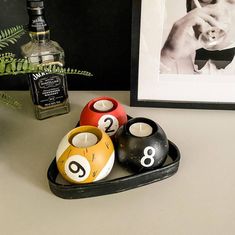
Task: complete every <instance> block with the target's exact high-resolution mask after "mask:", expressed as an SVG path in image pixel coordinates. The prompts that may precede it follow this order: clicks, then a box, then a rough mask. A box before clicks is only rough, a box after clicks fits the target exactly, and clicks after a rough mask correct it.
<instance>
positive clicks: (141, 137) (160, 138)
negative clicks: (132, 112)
mask: <svg viewBox="0 0 235 235" xmlns="http://www.w3.org/2000/svg"><path fill="white" fill-rule="evenodd" d="M115 142H116V146H115V147H116V154H117V158H118V160H119V162H120V163H121V164H122V165H124V166H125V167H126V168H131V169H132V170H133V171H134V172H137V173H138V172H143V171H149V170H153V169H157V168H159V167H160V166H162V165H163V164H164V162H165V160H166V158H167V154H168V151H169V143H168V139H167V137H166V134H165V132H164V131H163V129H162V128H161V127H160V126H159V125H158V124H157V123H155V122H154V121H152V120H150V119H148V118H143V117H140V118H133V119H130V120H129V121H128V122H127V123H126V124H125V125H123V126H122V127H120V128H119V130H118V131H117V133H116V135H115Z"/></svg>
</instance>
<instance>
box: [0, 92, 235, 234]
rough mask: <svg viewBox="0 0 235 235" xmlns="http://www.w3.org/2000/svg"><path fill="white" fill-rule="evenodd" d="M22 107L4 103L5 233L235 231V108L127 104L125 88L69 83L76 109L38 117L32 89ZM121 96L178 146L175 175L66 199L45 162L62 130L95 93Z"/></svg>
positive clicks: (0, 209) (0, 132)
mask: <svg viewBox="0 0 235 235" xmlns="http://www.w3.org/2000/svg"><path fill="white" fill-rule="evenodd" d="M8 94H10V95H12V96H14V97H15V98H17V99H18V101H20V102H21V103H22V105H23V108H22V109H21V110H13V109H11V108H9V107H6V106H2V105H1V106H0V109H1V112H0V113H1V115H0V120H1V121H0V150H1V151H0V189H1V191H0V231H1V232H0V234H1V235H14V234H22V235H28V234H29V235H37V234H38V235H39V234H40V235H42V234H43V235H47V234H56V235H59V234H79V235H80V234H83V235H84V234H85V235H86V234H88V235H90V234H102V235H104V234H105V235H106V234H112V235H116V234H118V235H132V234H136V235H139V234H141V235H142V234H144V235H156V234H160V235H165V234H167V235H168V234H169V235H176V234H177V235H178V234H179V235H184V234H185V235H188V234H190V235H194V234H195V235H199V234H200V235H201V234H203V235H204V234H206V235H211V234H212V235H217V234H218V235H221V234H223V235H230V234H231V235H234V234H235V223H234V221H235V203H234V199H235V111H222V110H221V111H220V110H219V111H215V110H189V109H186V110H183V109H160V108H141V107H138V108H137V107H130V106H129V96H130V93H129V92H127V91H122V92H107V91H96V92H94V91H89V92H85V91H72V92H70V93H69V95H70V101H71V112H70V113H69V114H66V115H61V116H57V117H53V118H50V119H46V120H42V121H39V120H36V118H35V117H34V113H33V108H32V104H31V99H30V96H29V92H28V91H21V92H16V91H11V92H8ZM103 95H106V96H110V97H113V98H116V99H117V100H119V102H120V103H121V104H122V105H123V106H124V107H125V109H126V111H127V113H128V114H129V115H130V116H132V117H138V116H144V117H148V118H151V119H153V120H154V121H156V122H158V123H159V124H160V126H161V127H162V128H163V129H164V131H165V132H166V134H167V136H168V139H170V140H172V141H173V142H175V143H176V144H177V145H178V147H179V149H180V151H181V155H182V158H181V162H180V167H179V171H178V172H177V174H175V175H174V176H172V177H170V178H168V179H166V180H163V181H160V182H156V183H153V184H150V185H147V186H144V187H140V188H136V189H132V190H129V191H125V192H122V193H117V194H111V195H106V196H100V197H93V198H86V199H76V200H65V199H61V198H59V197H56V196H55V195H54V194H53V193H52V192H51V191H50V189H49V186H48V181H47V169H48V167H49V165H50V163H51V161H52V160H53V158H54V156H55V152H56V149H57V146H58V144H59V141H60V140H61V138H62V137H63V136H64V135H65V134H66V133H67V132H68V131H69V130H71V129H73V128H74V126H75V125H76V123H77V121H78V120H79V117H80V112H81V110H82V108H83V107H84V105H85V104H86V103H87V102H88V101H90V100H91V99H92V98H95V97H98V96H103Z"/></svg>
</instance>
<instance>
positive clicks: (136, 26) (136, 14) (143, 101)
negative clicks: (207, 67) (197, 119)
mask: <svg viewBox="0 0 235 235" xmlns="http://www.w3.org/2000/svg"><path fill="white" fill-rule="evenodd" d="M146 1H148V0H132V28H131V30H132V32H131V33H132V38H131V41H132V45H131V83H130V106H134V107H157V108H180V109H212V110H234V109H235V92H234V99H232V100H227V101H223V100H220V98H221V97H222V96H221V97H219V95H221V94H218V99H215V100H213V101H207V100H201V99H200V100H198V101H197V100H191V99H188V100H174V99H166V100H165V99H158V98H154V99H152V98H140V97H139V91H140V90H141V89H142V88H143V87H144V85H143V84H141V83H140V82H139V79H140V73H139V71H140V67H141V66H142V65H141V64H140V53H141V50H140V43H141V37H140V35H141V30H142V21H143V12H142V7H143V2H146ZM160 1H162V0H160ZM169 1H170V0H169ZM151 2H158V1H151ZM172 2H174V1H172ZM159 55H160V51H159ZM229 86H231V83H229V84H228V87H229ZM232 86H233V87H234V89H233V91H235V79H234V83H233V84H232ZM230 88H231V87H230ZM230 90H232V89H230ZM209 92H210V91H209ZM224 92H226V91H224ZM199 93H200V92H199ZM199 98H200V97H199Z"/></svg>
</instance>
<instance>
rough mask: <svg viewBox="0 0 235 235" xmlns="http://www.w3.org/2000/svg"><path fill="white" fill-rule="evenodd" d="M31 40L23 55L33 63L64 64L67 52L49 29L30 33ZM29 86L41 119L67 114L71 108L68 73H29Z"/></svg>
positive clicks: (37, 114)
mask: <svg viewBox="0 0 235 235" xmlns="http://www.w3.org/2000/svg"><path fill="white" fill-rule="evenodd" d="M30 36H31V41H30V42H28V43H27V44H25V45H23V46H22V48H21V49H22V54H23V56H24V57H26V58H27V59H28V60H29V62H31V63H33V64H42V65H56V66H61V67H63V65H64V51H63V49H62V48H61V47H60V46H59V44H58V43H57V42H55V41H52V40H50V39H49V32H40V33H35V32H34V33H30ZM28 81H29V89H30V92H31V97H32V101H33V103H34V107H35V115H36V117H37V118H38V119H44V118H48V117H51V116H55V115H60V114H65V113H68V112H69V111H70V105H69V100H68V86H67V78H66V76H65V75H62V74H61V75H60V74H59V75H58V74H47V73H44V72H42V73H37V74H29V76H28Z"/></svg>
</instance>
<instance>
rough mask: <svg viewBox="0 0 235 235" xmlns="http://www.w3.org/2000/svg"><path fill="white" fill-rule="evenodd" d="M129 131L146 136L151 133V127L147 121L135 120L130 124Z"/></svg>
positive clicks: (139, 135) (135, 134) (138, 135)
mask: <svg viewBox="0 0 235 235" xmlns="http://www.w3.org/2000/svg"><path fill="white" fill-rule="evenodd" d="M129 131H130V133H131V134H132V135H134V136H137V137H146V136H149V135H151V134H152V132H153V128H152V127H151V126H150V125H149V124H147V123H144V122H136V123H134V124H132V125H131V126H130V128H129Z"/></svg>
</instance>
